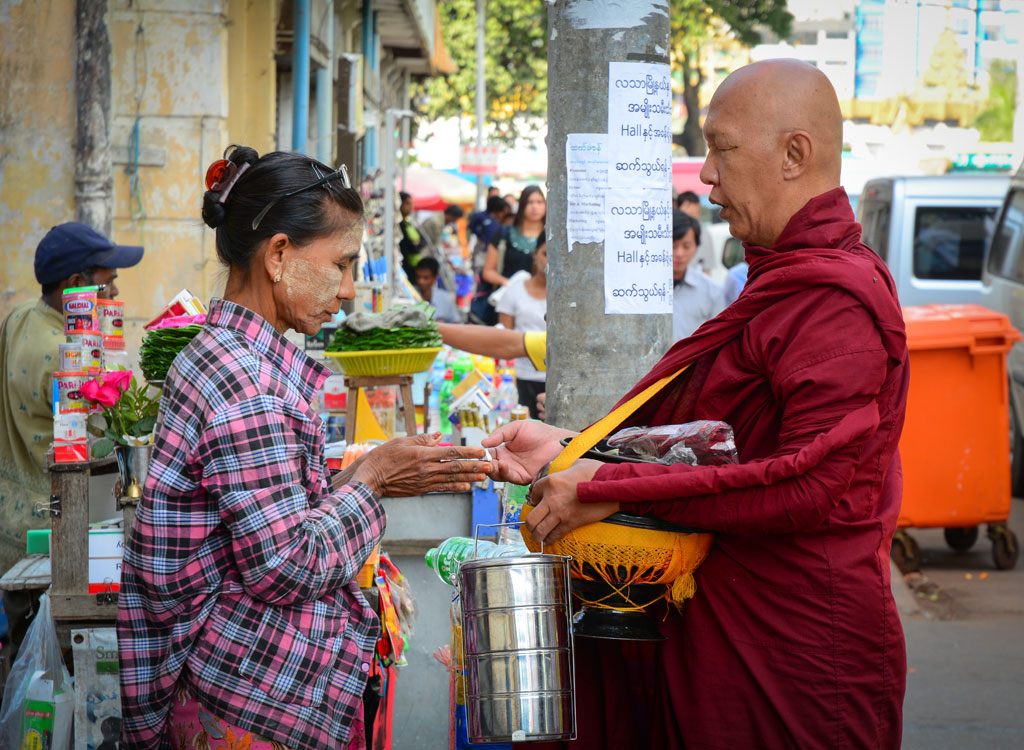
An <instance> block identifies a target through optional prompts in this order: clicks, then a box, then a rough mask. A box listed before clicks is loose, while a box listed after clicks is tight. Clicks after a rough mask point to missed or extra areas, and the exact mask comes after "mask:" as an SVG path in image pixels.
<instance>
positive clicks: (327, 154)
mask: <svg viewBox="0 0 1024 750" xmlns="http://www.w3.org/2000/svg"><path fill="white" fill-rule="evenodd" d="M324 16H325V19H326V23H327V29H326V30H325V31H326V33H325V34H324V36H325V37H326V38H325V40H324V41H325V43H326V45H327V65H326V67H323V68H317V69H316V158H317V159H319V160H320V161H322V162H323V163H324V164H331V163H332V161H333V158H332V157H333V153H334V149H333V146H334V128H333V127H332V123H333V122H334V67H335V65H336V64H337V61H336V60H335V59H334V0H327V4H326V7H325V8H324Z"/></svg>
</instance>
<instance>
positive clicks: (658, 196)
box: [604, 187, 672, 315]
mask: <svg viewBox="0 0 1024 750" xmlns="http://www.w3.org/2000/svg"><path fill="white" fill-rule="evenodd" d="M604 221H605V223H604V230H605V241H604V248H605V249H604V253H605V255H604V311H605V313H609V314H627V315H655V314H664V313H671V312H672V192H671V189H670V188H668V187H665V188H662V189H660V190H654V189H648V190H636V189H633V188H614V189H609V190H608V192H607V193H605V220H604Z"/></svg>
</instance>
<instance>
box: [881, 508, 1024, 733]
mask: <svg viewBox="0 0 1024 750" xmlns="http://www.w3.org/2000/svg"><path fill="white" fill-rule="evenodd" d="M1010 527H1011V528H1012V529H1013V530H1014V531H1015V532H1016V534H1017V537H1018V539H1020V540H1021V541H1024V500H1021V499H1017V500H1014V501H1013V508H1012V510H1011V512H1010ZM908 531H909V532H910V534H911V535H912V536H913V537H914V539H916V540H917V542H918V544H919V545H920V547H921V557H922V565H921V574H920V575H911V576H908V577H907V578H906V581H907V582H908V583H909V584H910V585H909V586H908V585H906V584H904V583H902V582H900V581H897V580H896V579H895V576H897V575H899V573H898V571H896V569H895V568H893V573H894V586H893V590H894V592H895V594H896V599H897V604H898V605H899V608H900V615H901V618H902V621H903V629H904V633H905V635H906V640H907V666H908V670H909V673H908V675H907V694H906V699H905V701H904V708H903V747H904V748H906V749H907V750H935V749H937V748H942V749H943V750H968V749H970V750H975V749H978V750H981V749H982V748H985V749H988V748H1024V559H1021V560H1020V561H1019V562H1018V563H1017V567H1016V568H1015V569H1013V570H1009V571H999V570H996V569H995V567H994V566H993V563H992V553H991V543H990V542H989V540H988V539H987V538H986V537H985V533H984V531H985V530H984V528H982V529H981V532H982V533H981V535H980V538H979V539H978V542H977V543H976V544H975V545H974V548H973V549H971V550H970V551H969V552H963V553H961V552H954V551H953V550H951V549H949V548H948V547H947V546H946V543H945V541H944V539H943V536H942V530H941V529H910V530H908Z"/></svg>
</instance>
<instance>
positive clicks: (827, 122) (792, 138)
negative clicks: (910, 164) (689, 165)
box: [700, 60, 843, 247]
mask: <svg viewBox="0 0 1024 750" xmlns="http://www.w3.org/2000/svg"><path fill="white" fill-rule="evenodd" d="M704 139H705V140H706V141H707V145H708V155H707V159H706V160H705V162H704V166H703V168H702V169H701V171H700V179H701V181H702V182H704V183H705V184H708V185H711V195H710V196H709V199H710V200H711V202H712V203H717V204H719V205H720V206H722V212H721V216H722V219H723V220H725V221H727V222H728V223H729V230H730V232H732V234H733V236H735V237H737V238H738V239H740V240H743V241H744V242H749V243H751V244H755V245H761V246H764V247H771V246H772V245H773V244H774V243H775V240H776V239H777V238H778V236H779V235H780V234H781V233H782V230H783V229H785V227H786V224H787V223H788V222H789V220H790V218H792V216H793V214H795V213H796V212H797V211H799V210H800V209H801V208H803V207H804V205H805V204H806V203H807V201H809V200H810V199H811V198H814V197H815V196H817V195H820V194H822V193H825V192H828V191H829V190H832V189H833V188H836V187H838V186H839V166H840V156H841V154H842V149H843V116H842V113H841V112H840V111H839V101H838V100H837V99H836V92H835V89H834V88H832V84H831V83H830V82H829V80H828V78H827V77H826V76H825V74H824V73H822V72H821V71H820V70H818V69H817V68H815V67H814V66H813V65H809V64H807V63H804V62H800V61H799V60H765V61H762V62H756V63H753V64H751V65H747V66H744V67H742V68H740V69H739V70H737V71H736V72H734V73H732V74H731V75H730V76H729V77H728V78H726V79H725V81H724V82H723V83H722V85H721V86H719V87H718V90H717V91H716V92H715V95H714V97H712V99H711V105H710V107H709V108H708V115H707V118H706V119H705V121H704Z"/></svg>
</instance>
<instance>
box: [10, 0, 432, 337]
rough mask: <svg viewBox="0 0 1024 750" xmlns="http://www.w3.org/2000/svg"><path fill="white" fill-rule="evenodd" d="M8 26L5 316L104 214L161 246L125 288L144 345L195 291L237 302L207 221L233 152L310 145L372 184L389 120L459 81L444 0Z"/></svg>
mask: <svg viewBox="0 0 1024 750" xmlns="http://www.w3.org/2000/svg"><path fill="white" fill-rule="evenodd" d="M303 13H304V14H305V17H306V18H308V23H305V24H304V23H300V24H299V33H298V34H296V25H295V18H296V16H297V14H299V15H301V14H303ZM0 19H2V21H0V24H2V26H3V29H4V33H3V34H2V35H0V75H2V76H3V78H4V85H3V86H0V224H2V225H3V226H4V228H5V229H6V235H7V238H6V241H5V244H6V248H5V253H4V260H5V263H4V264H3V265H2V266H0V315H4V314H6V312H7V311H8V310H9V309H10V307H11V306H12V305H14V304H16V303H17V302H19V301H21V300H23V299H27V298H29V297H33V296H36V295H38V294H39V286H38V284H37V283H36V281H35V277H34V273H33V256H34V252H35V247H36V244H37V243H38V242H39V240H40V239H41V238H42V236H43V235H44V234H45V233H46V232H47V230H48V229H49V228H50V227H51V226H53V225H55V224H58V223H61V222H64V221H69V220H75V219H77V220H87V221H88V222H89V223H92V224H94V225H96V228H97V229H99V230H101V231H104V232H106V233H108V234H110V235H111V236H112V237H113V238H114V239H115V240H116V241H118V242H122V243H126V244H142V245H145V247H146V251H147V252H146V257H145V262H143V263H141V264H140V265H139V266H137V267H135V268H132V269H125V270H124V271H123V272H122V273H121V280H120V281H119V282H118V283H119V286H120V287H121V289H122V292H121V298H122V299H124V300H125V302H126V311H127V318H126V321H125V323H126V333H127V335H128V340H129V342H134V343H137V342H138V338H139V336H140V327H141V325H142V323H144V322H145V321H147V320H149V319H151V318H152V317H153V316H154V315H155V314H156V313H157V312H159V309H160V308H161V306H162V305H163V303H164V302H165V301H166V300H168V299H170V298H171V297H172V296H173V295H174V294H175V293H177V292H178V291H179V290H180V289H181V288H183V287H187V288H189V289H190V290H191V291H192V292H194V293H195V294H196V295H198V296H199V297H201V298H202V299H204V300H208V299H209V298H210V297H211V296H213V295H214V294H217V293H219V292H220V291H221V288H222V285H223V277H222V275H221V273H220V268H219V266H218V263H217V259H216V252H215V249H214V246H213V234H212V232H210V231H208V230H207V229H206V227H205V226H204V225H203V223H202V220H201V219H200V217H199V209H200V206H201V203H202V191H203V189H204V187H203V175H204V174H205V170H206V167H207V166H208V165H209V164H210V163H211V162H212V161H213V160H215V159H217V158H219V157H220V155H221V154H222V153H223V151H224V149H225V147H227V146H228V145H229V144H231V143H244V144H247V145H251V146H253V147H254V148H256V149H257V150H258V151H259V152H261V153H264V152H267V151H270V150H274V149H288V150H291V149H292V148H293V144H294V143H297V142H302V141H304V143H305V146H304V147H303V148H301V149H300V150H304V151H306V152H307V153H310V154H311V155H316V156H319V157H320V158H321V159H323V160H325V161H328V162H332V163H337V162H339V161H344V162H345V163H347V164H349V166H350V167H352V168H354V170H355V173H356V174H366V173H372V172H374V171H375V170H376V169H377V168H378V166H379V165H381V163H382V157H383V154H382V152H381V150H382V148H383V144H382V139H381V138H380V137H379V135H380V124H381V123H382V122H383V121H384V113H385V112H386V111H387V110H388V109H389V108H390V109H394V108H401V107H406V106H408V86H409V83H410V82H411V80H413V79H415V78H416V77H418V76H428V75H435V74H439V73H444V72H450V70H451V61H450V58H448V56H447V53H446V51H445V49H444V45H443V43H442V42H441V40H440V39H441V37H440V26H439V22H438V17H437V11H436V3H435V1H434V0H406V1H405V2H393V1H392V0H334V1H333V2H331V1H330V0H259V1H255V0H49V1H48V2H17V1H16V0H0ZM307 29H308V31H307ZM296 44H298V45H299V48H300V51H302V50H306V51H307V52H306V54H308V61H307V62H306V64H304V65H302V66H301V68H302V69H304V70H306V71H307V76H306V77H305V80H303V82H302V88H300V89H299V91H298V93H300V94H302V93H304V94H305V96H296V93H297V92H296V86H295V83H296V82H295V80H294V74H293V73H294V71H293V69H294V67H295V64H294V61H295V56H294V49H295V45H296ZM80 48H81V49H80ZM296 102H301V103H302V106H303V107H304V116H303V117H300V118H295V117H294V114H295V111H296V110H295V103H296ZM294 122H300V123H304V124H305V128H304V131H305V138H304V139H302V138H300V139H295V137H294V136H295V133H294V128H293V123H294ZM83 132H84V133H85V134H86V136H87V137H83ZM86 208H87V209H88V210H85V209H86Z"/></svg>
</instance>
